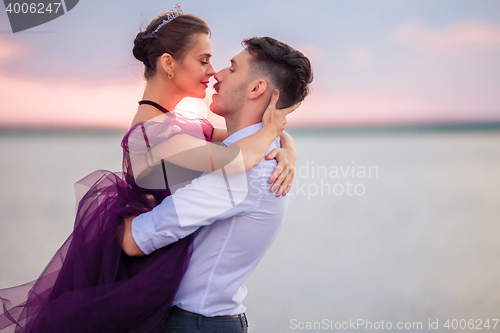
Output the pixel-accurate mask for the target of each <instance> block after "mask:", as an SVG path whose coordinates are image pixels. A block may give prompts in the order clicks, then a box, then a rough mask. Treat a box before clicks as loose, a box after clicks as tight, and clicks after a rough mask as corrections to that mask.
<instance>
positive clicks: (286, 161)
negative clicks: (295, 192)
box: [266, 148, 297, 197]
mask: <svg viewBox="0 0 500 333" xmlns="http://www.w3.org/2000/svg"><path fill="white" fill-rule="evenodd" d="M273 158H275V159H276V161H278V166H277V167H276V169H274V172H273V174H272V175H271V177H270V178H269V181H268V183H269V184H272V183H274V184H273V186H271V192H274V191H276V189H278V187H279V189H278V191H277V192H276V196H277V197H279V196H280V195H286V194H287V193H288V192H290V189H291V187H292V184H293V180H294V178H295V160H296V159H297V155H296V154H295V149H293V148H277V149H273V150H272V151H271V152H270V153H269V154H267V155H266V160H272V159H273Z"/></svg>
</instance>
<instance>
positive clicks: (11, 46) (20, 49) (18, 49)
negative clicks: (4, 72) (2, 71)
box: [0, 35, 28, 65]
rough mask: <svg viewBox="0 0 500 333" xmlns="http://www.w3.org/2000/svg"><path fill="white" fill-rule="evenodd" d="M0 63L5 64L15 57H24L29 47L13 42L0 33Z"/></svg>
mask: <svg viewBox="0 0 500 333" xmlns="http://www.w3.org/2000/svg"><path fill="white" fill-rule="evenodd" d="M0 45H2V47H1V48H0V65H5V64H7V63H9V62H11V61H12V60H14V59H19V58H23V57H25V56H26V54H27V52H28V47H27V46H26V45H24V44H21V43H16V42H13V41H11V40H9V39H6V38H4V37H2V35H0Z"/></svg>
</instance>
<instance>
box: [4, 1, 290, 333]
mask: <svg viewBox="0 0 500 333" xmlns="http://www.w3.org/2000/svg"><path fill="white" fill-rule="evenodd" d="M209 36H210V30H209V28H208V26H207V25H206V23H205V22H204V21H202V20H201V19H199V18H197V17H194V16H191V15H183V14H181V12H180V9H179V8H176V10H174V11H170V12H167V13H165V14H164V15H162V16H160V17H159V18H157V19H155V20H153V22H151V24H150V25H149V26H148V28H147V29H146V30H145V31H144V32H140V33H139V34H138V35H137V37H136V39H135V40H134V50H133V52H134V56H135V57H136V58H137V59H139V60H140V61H142V62H143V63H144V65H145V72H144V75H145V78H146V80H147V85H146V89H145V91H144V96H143V100H142V101H140V102H139V104H140V106H139V108H138V111H137V114H136V116H135V118H134V120H133V123H132V126H131V129H130V130H129V131H128V132H127V134H126V135H125V137H124V138H123V140H122V147H123V151H124V155H123V173H112V172H109V171H103V170H100V171H96V172H94V173H92V174H90V175H89V176H87V177H85V178H84V179H82V180H81V181H80V182H79V184H80V185H85V186H87V187H88V188H89V189H88V191H86V193H85V194H84V195H83V197H82V198H81V200H80V201H79V205H78V211H77V216H76V220H75V227H74V231H73V233H72V234H71V235H70V237H69V238H68V240H67V241H66V242H65V243H64V244H63V246H62V247H61V248H60V249H59V250H58V252H57V253H56V255H55V256H54V258H53V259H52V260H51V262H50V263H49V265H48V266H47V268H46V269H45V270H44V272H43V273H42V274H41V276H40V277H39V278H38V279H37V280H36V281H33V282H31V283H28V284H26V285H23V286H19V287H15V288H10V289H6V290H1V291H0V301H1V302H2V304H3V314H0V332H3V329H6V330H9V331H14V332H37V333H39V332H71V333H74V332H162V331H163V330H164V322H165V318H166V317H167V315H168V312H169V308H170V304H171V302H172V299H173V297H174V295H175V293H176V291H177V288H178V286H179V283H180V281H181V279H182V276H183V274H184V272H185V270H186V268H187V264H188V263H189V258H190V254H191V246H192V236H189V237H186V238H184V239H181V240H180V241H178V242H176V243H174V244H172V245H170V246H167V247H164V248H162V249H160V250H158V251H155V252H154V253H152V254H151V255H148V256H143V257H131V256H128V255H127V254H126V253H128V252H129V251H128V247H129V244H127V243H126V242H123V239H124V235H127V233H129V232H130V226H129V225H128V226H127V225H124V223H123V218H124V217H127V216H133V215H138V214H140V213H142V212H145V211H148V210H151V209H152V208H153V207H155V206H156V205H158V204H159V203H160V202H161V201H162V200H163V199H164V198H165V197H167V196H168V195H170V194H171V187H172V186H182V185H183V184H185V183H186V182H188V181H189V180H191V179H193V178H194V177H196V176H197V175H199V174H200V173H201V172H204V171H213V170H216V169H218V168H220V167H222V166H225V169H227V171H228V172H230V173H240V172H244V171H245V170H248V169H249V168H250V167H251V166H252V165H253V164H254V163H257V162H259V161H260V160H261V159H262V158H263V157H264V155H265V153H266V151H267V148H268V147H269V145H270V143H271V141H272V140H274V139H275V138H276V136H278V135H279V134H280V133H281V131H282V129H283V127H284V123H285V119H284V116H285V115H286V113H287V112H289V111H291V110H292V109H294V107H292V108H290V109H289V110H285V111H282V110H275V108H274V107H273V105H274V104H275V103H276V101H277V96H274V97H273V98H274V99H273V103H274V104H272V105H271V106H270V107H269V108H268V110H267V111H266V113H265V116H264V119H263V123H264V126H263V128H262V130H260V131H259V132H257V133H255V134H254V135H252V136H251V137H248V138H246V139H243V140H240V141H238V142H237V143H236V144H237V146H235V145H232V146H231V147H220V146H218V145H216V144H212V143H207V142H210V141H222V140H223V139H224V138H225V137H226V136H227V133H226V131H225V130H224V129H214V128H213V126H212V125H211V124H210V123H209V122H208V121H206V120H205V119H201V118H196V117H187V116H185V115H183V114H180V113H177V112H172V111H168V110H173V109H174V107H175V105H177V103H178V102H179V101H180V100H181V99H182V98H184V97H188V96H189V97H197V98H203V97H205V94H206V91H205V90H206V88H207V83H208V79H209V78H210V77H211V76H212V75H213V74H214V70H213V68H212V66H211V64H210V55H211V47H210V40H209ZM200 50H201V53H200ZM200 54H201V56H200ZM283 139H284V141H285V142H287V140H288V142H289V144H292V148H291V149H290V151H288V152H287V151H286V150H279V152H278V153H277V156H278V158H279V159H280V160H286V159H292V160H293V159H294V154H295V152H294V150H293V142H290V138H289V137H283ZM179 147H188V148H189V149H187V150H186V149H180V150H179ZM287 154H288V155H287ZM290 156H292V158H290ZM238 158H240V159H241V160H242V161H243V163H242V164H241V165H238V164H237V163H236V164H235V163H232V162H233V161H235V160H238ZM289 167H290V166H289V165H287V164H284V165H283V169H284V170H286V169H288V168H289ZM166 170H169V171H168V173H167V172H166ZM181 171H182V172H181ZM172 174H174V177H172ZM278 174H279V171H278ZM275 177H276V176H275V175H274V174H273V178H275ZM278 179H279V180H278V181H277V182H276V183H275V186H279V185H280V184H281V189H280V190H279V193H277V195H279V194H286V192H287V186H288V185H289V184H291V181H292V180H293V174H292V175H288V174H282V177H281V176H280V177H279V178H278ZM272 180H274V179H272ZM283 181H284V182H283ZM282 182H283V183H282ZM123 250H125V251H123Z"/></svg>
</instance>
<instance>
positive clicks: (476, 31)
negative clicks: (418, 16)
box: [394, 20, 500, 51]
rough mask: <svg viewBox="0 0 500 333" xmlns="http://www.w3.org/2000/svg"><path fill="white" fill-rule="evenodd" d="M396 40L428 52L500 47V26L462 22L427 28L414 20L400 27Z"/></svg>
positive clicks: (396, 30) (395, 34) (395, 36)
mask: <svg viewBox="0 0 500 333" xmlns="http://www.w3.org/2000/svg"><path fill="white" fill-rule="evenodd" d="M394 38H395V39H396V40H397V41H399V42H402V43H405V44H407V45H410V46H413V47H415V48H417V49H421V50H426V51H446V50H456V49H459V48H470V47H473V48H476V47H498V46H500V26H499V25H492V24H487V23H483V22H462V23H457V24H453V25H449V26H445V27H441V28H427V27H424V26H423V24H422V23H420V22H418V21H416V20H412V21H408V22H405V23H403V24H401V25H399V26H398V27H397V28H396V29H395V31H394Z"/></svg>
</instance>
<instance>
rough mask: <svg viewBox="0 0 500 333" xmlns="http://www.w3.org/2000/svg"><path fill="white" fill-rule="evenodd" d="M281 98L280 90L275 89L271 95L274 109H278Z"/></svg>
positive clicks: (270, 104) (271, 104)
mask: <svg viewBox="0 0 500 333" xmlns="http://www.w3.org/2000/svg"><path fill="white" fill-rule="evenodd" d="M279 99H280V91H279V90H278V89H274V90H273V94H272V95H271V102H270V103H269V106H272V107H273V108H274V109H276V104H277V103H278V100H279Z"/></svg>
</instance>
